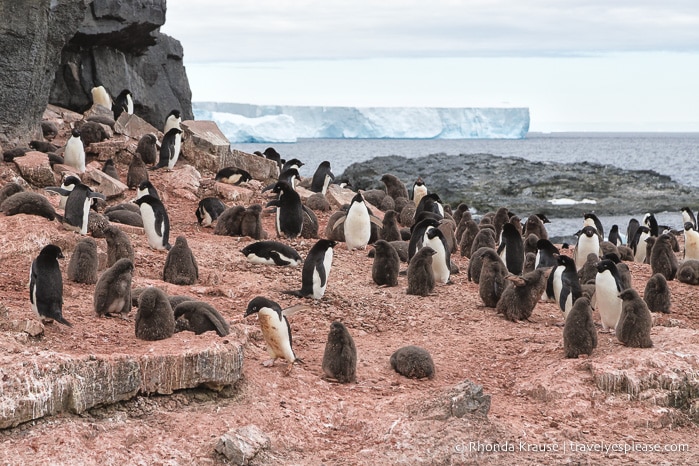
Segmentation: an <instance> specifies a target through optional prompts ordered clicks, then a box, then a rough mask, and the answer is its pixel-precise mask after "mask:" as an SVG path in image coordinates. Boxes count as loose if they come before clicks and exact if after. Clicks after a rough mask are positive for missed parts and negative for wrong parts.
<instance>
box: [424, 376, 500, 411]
mask: <svg viewBox="0 0 699 466" xmlns="http://www.w3.org/2000/svg"><path fill="white" fill-rule="evenodd" d="M412 409H413V410H414V411H415V412H416V413H419V414H420V415H421V416H424V418H425V419H432V420H442V421H444V420H447V419H449V418H450V417H456V418H463V417H465V416H476V417H482V418H486V417H487V416H488V412H489V411H490V395H485V394H484V393H483V387H482V386H481V385H478V384H475V383H473V382H471V381H470V380H464V381H463V382H461V383H460V384H458V385H455V386H454V387H452V388H451V389H450V390H448V391H447V392H446V393H445V394H444V395H442V396H440V397H438V398H435V399H433V400H429V401H427V402H426V403H425V404H424V405H423V406H420V405H417V406H415V407H413V408H412Z"/></svg>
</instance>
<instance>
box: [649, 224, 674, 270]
mask: <svg viewBox="0 0 699 466" xmlns="http://www.w3.org/2000/svg"><path fill="white" fill-rule="evenodd" d="M678 267H679V266H678V263H677V257H676V256H675V253H674V252H673V251H672V238H671V237H670V235H669V234H667V233H663V234H662V235H660V236H658V237H657V238H656V240H655V244H654V245H653V248H652V249H651V252H650V268H651V271H652V273H653V274H656V273H661V274H663V276H664V277H665V279H666V280H674V279H675V275H677V269H678Z"/></svg>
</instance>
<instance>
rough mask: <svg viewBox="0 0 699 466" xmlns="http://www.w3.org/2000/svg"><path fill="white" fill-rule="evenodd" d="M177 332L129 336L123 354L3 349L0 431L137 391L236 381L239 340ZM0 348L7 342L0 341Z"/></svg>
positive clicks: (0, 360) (125, 397) (168, 391)
mask: <svg viewBox="0 0 699 466" xmlns="http://www.w3.org/2000/svg"><path fill="white" fill-rule="evenodd" d="M186 333H187V332H183V333H177V334H175V335H174V336H173V337H172V338H170V339H168V340H163V341H158V342H141V341H137V340H135V338H133V337H132V341H131V342H130V343H129V344H128V345H125V346H124V353H122V354H117V353H112V354H92V355H74V354H64V353H56V352H52V351H43V350H41V349H39V348H34V349H32V350H29V349H26V350H25V352H24V354H23V357H22V358H17V357H16V355H14V354H10V353H5V354H3V355H1V356H0V366H2V367H3V373H4V374H5V375H4V378H3V386H2V388H3V391H2V397H1V398H0V429H4V428H7V427H14V426H17V425H19V424H21V423H23V422H27V421H31V420H34V419H39V418H42V417H44V416H48V415H54V414H58V413H62V412H71V413H75V414H80V413H84V412H85V411H86V410H88V409H90V408H92V407H94V406H98V405H103V404H109V403H114V402H118V401H123V400H128V399H130V398H133V397H134V396H136V395H137V394H139V393H141V394H146V395H148V394H171V393H173V392H174V391H175V390H181V389H185V388H194V387H197V386H199V385H202V384H206V383H213V384H218V385H231V384H233V383H235V382H237V381H238V380H239V379H240V376H241V374H242V367H243V344H244V343H243V342H242V341H236V339H234V338H231V337H230V336H229V337H228V338H226V339H225V340H224V339H211V338H206V337H201V338H197V337H194V338H193V337H192V336H191V335H186ZM11 338H12V337H11V336H7V335H0V339H10V340H11ZM0 346H3V347H4V346H7V345H5V344H0Z"/></svg>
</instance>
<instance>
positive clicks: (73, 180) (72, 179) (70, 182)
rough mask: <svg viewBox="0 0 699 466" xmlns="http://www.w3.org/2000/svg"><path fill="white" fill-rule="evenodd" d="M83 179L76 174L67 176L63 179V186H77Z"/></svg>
mask: <svg viewBox="0 0 699 466" xmlns="http://www.w3.org/2000/svg"><path fill="white" fill-rule="evenodd" d="M81 183H82V181H80V178H78V177H77V176H74V175H70V176H66V179H65V180H63V186H64V187H68V186H77V185H79V184H81Z"/></svg>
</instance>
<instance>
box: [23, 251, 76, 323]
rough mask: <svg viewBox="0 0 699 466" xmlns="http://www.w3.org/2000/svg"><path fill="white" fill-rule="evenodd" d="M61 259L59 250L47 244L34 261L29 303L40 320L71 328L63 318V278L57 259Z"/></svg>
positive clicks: (31, 270)
mask: <svg viewBox="0 0 699 466" xmlns="http://www.w3.org/2000/svg"><path fill="white" fill-rule="evenodd" d="M63 257H64V256H63V252H62V251H61V248H59V247H58V246H56V245H54V244H49V245H48V246H44V248H43V249H42V250H41V252H40V253H39V255H38V256H37V258H36V259H34V261H33V262H32V266H31V268H30V270H29V302H30V303H31V306H32V310H33V311H34V312H35V313H36V314H37V315H38V316H39V317H40V318H41V319H42V320H47V321H49V322H50V321H52V320H55V321H57V322H60V323H61V324H63V325H67V326H69V327H72V325H71V323H70V322H68V321H67V320H65V319H64V318H63V276H62V275H61V269H60V267H59V265H58V259H63Z"/></svg>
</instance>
